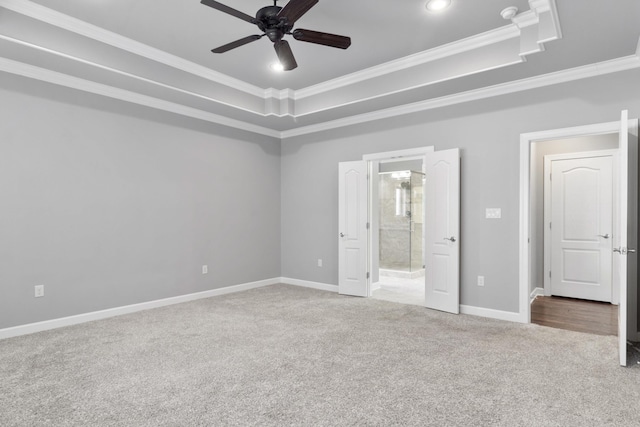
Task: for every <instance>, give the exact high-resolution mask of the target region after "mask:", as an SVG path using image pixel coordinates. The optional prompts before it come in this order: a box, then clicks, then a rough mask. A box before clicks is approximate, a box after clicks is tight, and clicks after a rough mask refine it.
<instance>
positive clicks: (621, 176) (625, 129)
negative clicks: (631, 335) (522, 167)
mask: <svg viewBox="0 0 640 427" xmlns="http://www.w3.org/2000/svg"><path fill="white" fill-rule="evenodd" d="M637 126H638V125H637V121H635V123H634V126H633V132H634V133H635V134H631V136H632V138H630V137H629V136H630V131H631V129H630V126H629V119H628V112H627V111H626V110H625V111H623V112H622V115H621V120H620V141H619V150H620V159H619V162H620V164H619V168H618V172H619V173H618V177H617V178H618V191H619V196H620V210H619V212H618V227H617V231H616V235H617V236H616V239H615V244H614V246H615V248H614V249H613V251H614V253H615V256H614V262H615V263H616V266H615V267H616V268H615V272H616V274H615V276H614V286H619V288H620V305H619V307H618V347H619V348H618V351H619V356H620V365H622V366H626V364H627V333H628V332H629V331H631V332H635V331H636V330H637V324H635V325H633V324H632V325H631V327H630V328H629V324H628V323H627V322H628V321H629V319H628V306H627V303H628V302H629V303H631V304H632V307H633V310H634V312H635V310H636V309H637V298H636V292H637V285H638V283H637V253H636V248H637V246H636V245H637V232H638V224H637V223H638V206H637V203H638V198H637V194H638V186H637V180H638V146H637V144H638V141H637V136H638V135H637V132H638V128H637ZM628 291H631V292H629V293H628ZM629 295H632V298H633V301H629V299H628V296H629ZM632 317H635V316H632ZM632 320H633V322H634V323H635V322H637V320H636V319H632Z"/></svg>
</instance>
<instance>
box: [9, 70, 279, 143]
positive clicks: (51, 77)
mask: <svg viewBox="0 0 640 427" xmlns="http://www.w3.org/2000/svg"><path fill="white" fill-rule="evenodd" d="M0 71H5V72H7V73H11V74H17V75H19V76H23V77H29V78H32V79H36V80H41V81H44V82H48V83H53V84H56V85H60V86H65V87H69V88H72V89H77V90H81V91H84V92H89V93H93V94H97V95H102V96H106V97H108V98H113V99H119V100H121V101H127V102H131V103H134V104H138V105H143V106H146V107H151V108H155V109H158V110H163V111H168V112H171V113H175V114H179V115H182V116H187V117H193V118H196V119H200V120H205V121H207V122H212V123H217V124H220V125H224V126H229V127H232V128H236V129H241V130H244V131H247V132H253V133H258V134H262V135H265V136H270V137H273V138H280V136H281V134H280V132H278V131H276V130H273V129H270V128H265V127H262V126H258V125H254V124H251V123H247V122H244V121H241V120H236V119H231V118H229V117H225V116H221V115H219V114H214V113H209V112H207V111H203V110H200V109H197V108H193V107H187V106H185V105H182V104H176V103H174V102H170V101H165V100H162V99H158V98H154V97H151V96H147V95H142V94H139V93H136V92H131V91H128V90H125V89H119V88H115V87H113V86H108V85H104V84H101V83H96V82H92V81H89V80H84V79H81V78H78V77H73V76H69V75H67V74H62V73H58V72H55V71H51V70H47V69H45V68H40V67H35V66H33V65H28V64H24V63H22V62H17V61H13V60H10V59H6V58H0Z"/></svg>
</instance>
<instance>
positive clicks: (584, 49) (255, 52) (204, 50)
mask: <svg viewBox="0 0 640 427" xmlns="http://www.w3.org/2000/svg"><path fill="white" fill-rule="evenodd" d="M285 1H286V0H282V1H279V4H280V5H281V6H283V5H284V4H285ZM220 2H221V3H224V4H226V5H229V6H231V7H233V8H235V9H238V10H240V11H242V12H244V13H246V14H248V15H254V14H255V12H256V11H257V10H258V9H260V8H261V7H263V6H266V5H269V4H272V3H271V2H270V1H268V0H236V1H231V0H220ZM425 2H426V0H396V1H393V2H390V1H388V0H387V1H382V0H367V1H366V2H362V1H360V2H355V1H350V2H347V1H340V0H320V1H319V3H318V4H316V5H315V6H314V7H313V8H312V9H311V10H310V11H309V12H307V13H306V14H305V15H304V16H303V17H302V18H300V19H299V20H298V21H297V23H296V26H295V28H306V29H311V30H317V31H323V32H329V33H334V34H340V35H345V36H349V37H351V40H352V44H351V46H350V47H349V49H347V50H342V49H334V48H330V47H325V46H320V45H315V44H311V43H304V42H301V41H297V40H293V38H291V37H290V36H288V40H289V42H290V44H291V47H292V50H293V52H294V54H295V56H296V59H297V62H298V68H296V69H295V70H292V71H288V72H280V73H277V72H274V71H272V70H271V69H270V67H269V65H270V64H272V63H273V62H275V60H276V55H275V52H274V50H273V47H272V45H271V42H270V41H269V40H268V39H267V38H266V37H265V38H263V39H261V40H259V41H256V42H254V43H250V44H248V45H245V46H242V47H239V48H237V49H234V50H232V51H229V52H227V53H224V54H213V53H211V49H212V48H215V47H218V46H220V45H223V44H226V43H228V42H231V41H234V40H236V39H239V38H242V37H245V36H248V35H251V34H260V31H259V30H258V29H257V28H256V27H255V26H253V25H252V24H250V23H248V22H245V21H243V20H240V19H237V18H235V17H233V16H231V15H228V14H225V13H222V12H220V11H218V10H215V9H212V8H210V7H207V6H204V5H202V4H200V1H199V0H136V1H131V0H31V1H29V0H0V71H4V72H6V73H13V74H19V75H23V76H26V77H29V78H34V79H38V80H42V81H47V82H50V83H54V84H58V85H63V86H67V87H71V88H74V89H78V90H83V91H87V92H92V93H96V94H100V95H104V96H109V97H112V98H117V99H122V100H124V101H127V102H133V103H137V104H140V105H145V106H149V107H152V108H157V109H161V110H165V111H171V112H173V113H176V114H182V115H186V116H190V117H195V118H198V119H201V120H207V121H210V122H215V123H219V124H222V125H225V126H231V127H234V128H239V129H244V130H247V131H250V132H256V133H260V134H264V135H269V136H273V137H277V138H287V137H290V136H295V135H300V134H305V133H311V132H316V131H320V130H323V129H329V128H335V127H339V126H346V125H350V124H354V123H361V122H366V121H370V120H376V119H379V118H383V117H392V116H394V115H400V114H406V113H409V112H413V111H420V110H426V109H429V108H438V107H441V106H443V105H454V104H456V103H460V102H466V101H468V100H473V99H481V98H486V97H489V96H496V95H501V94H504V93H513V92H517V91H520V90H527V89H531V88H535V87H541V86H545V85H551V84H556V83H559V82H563V81H568V80H574V79H579V78H586V77H591V76H595V75H599V74H604V73H611V72H617V71H622V70H625V69H630V68H637V67H640V54H639V51H638V41H639V38H640V2H638V1H637V0H616V1H603V0H599V1H596V0H580V1H577V0H482V1H478V0H452V4H451V7H450V8H449V9H447V10H445V11H444V12H441V13H431V12H428V11H426V9H425ZM603 5H606V7H605V6H603ZM509 6H515V7H517V8H518V14H517V15H516V16H515V17H514V18H513V19H503V17H502V16H501V14H500V12H501V11H502V10H503V9H505V8H506V7H509Z"/></svg>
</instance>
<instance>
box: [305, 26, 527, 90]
mask: <svg viewBox="0 0 640 427" xmlns="http://www.w3.org/2000/svg"><path fill="white" fill-rule="evenodd" d="M519 35H520V31H519V30H518V28H517V27H516V26H515V25H508V26H504V27H501V28H497V29H495V30H490V31H487V32H485V33H482V34H478V35H475V36H472V37H468V38H466V39H462V40H458V41H455V42H452V43H448V44H445V45H442V46H438V47H436V48H433V49H429V50H425V51H423V52H418V53H414V54H412V55H408V56H405V57H403V58H399V59H395V60H392V61H389V62H385V63H383V64H380V65H375V66H373V67H369V68H366V69H364V70H361V71H356V72H354V73H351V74H347V75H344V76H341V77H337V78H335V79H332V80H327V81H325V82H322V83H318V84H316V85H313V86H308V87H305V88H302V89H298V90H297V91H295V99H296V100H298V99H303V98H308V97H310V96H315V95H319V94H322V93H325V92H329V91H332V90H336V89H340V88H343V87H345V86H350V85H353V84H356V83H360V82H363V81H366V80H371V79H374V78H377V77H382V76H384V75H387V74H391V73H395V72H398V71H402V70H406V69H408V68H412V67H416V66H418V65H421V64H425V63H427V62H432V61H437V60H439V59H443V58H447V57H449V56H453V55H457V54H459V53H464V52H468V51H470V50H474V49H479V48H481V47H484V46H489V45H492V44H495V43H499V42H502V41H505V40H509V39H512V38H516V37H519Z"/></svg>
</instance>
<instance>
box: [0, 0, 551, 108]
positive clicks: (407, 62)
mask: <svg viewBox="0 0 640 427" xmlns="http://www.w3.org/2000/svg"><path fill="white" fill-rule="evenodd" d="M529 3H530V5H531V7H532V8H535V11H534V10H529V11H527V12H524V13H522V14H520V15H521V16H523V17H525V16H527V17H530V18H529V19H530V20H531V22H532V24H531V25H533V24H535V23H538V22H539V20H538V19H537V15H539V13H540V12H541V11H546V10H552V9H555V0H529ZM0 7H3V8H6V9H8V10H11V11H13V12H16V13H19V14H22V15H24V16H27V17H30V18H32V19H35V20H38V21H41V22H44V23H47V24H50V25H53V26H55V27H58V28H61V29H64V30H66V31H70V32H73V33H75V34H78V35H80V36H83V37H87V38H89V39H92V40H95V41H98V42H101V43H104V44H107V45H110V46H113V47H116V48H118V49H120V50H123V51H126V52H129V53H132V54H134V55H138V56H140V57H143V58H146V59H149V60H152V61H155V62H158V63H161V64H163V65H166V66H168V67H172V68H175V69H178V70H181V71H184V72H187V73H190V74H192V75H194V76H197V77H200V78H204V79H206V80H209V81H212V82H215V83H217V84H222V85H224V86H228V87H229V88H232V89H235V90H238V91H242V92H245V93H247V94H250V95H252V96H256V97H259V98H263V100H264V103H265V111H263V112H257V111H252V110H248V111H250V112H252V113H256V114H261V115H263V116H276V117H287V116H294V117H295V114H294V111H295V108H292V106H291V105H292V103H291V100H292V101H294V102H293V104H295V101H297V100H300V99H305V98H309V97H312V96H316V95H321V94H323V93H327V92H330V91H333V90H336V89H340V88H345V87H347V86H350V85H354V84H358V83H361V82H365V81H373V80H374V79H376V78H380V77H383V76H386V75H388V74H390V73H396V72H399V71H403V70H411V69H412V68H415V67H418V66H420V65H423V64H426V63H429V62H434V61H438V60H442V59H444V58H448V57H451V56H453V55H458V54H461V53H465V52H470V51H473V50H475V49H480V48H482V47H485V46H489V45H492V44H496V43H500V42H503V41H505V40H510V39H514V38H518V37H521V31H520V30H521V28H519V26H518V25H517V24H515V23H512V24H510V25H507V26H504V27H501V28H497V29H495V30H490V31H487V32H485V33H482V34H478V35H476V36H472V37H469V38H466V39H463V40H459V41H456V42H452V43H449V44H447V45H443V46H439V47H437V48H434V49H430V50H427V51H424V52H419V53H416V54H413V55H410V56H407V57H404V58H400V59H397V60H393V61H389V62H387V63H384V64H381V65H377V66H374V67H370V68H367V69H364V70H361V71H357V72H355V73H351V74H349V75H346V76H343V77H339V78H336V79H332V80H329V81H326V82H323V83H319V84H317V85H313V86H309V87H306V88H302V89H298V90H292V89H283V90H278V89H274V88H268V89H262V88H259V87H257V86H254V85H251V84H249V83H246V82H244V81H241V80H239V79H235V78H233V77H230V76H228V75H226V74H222V73H219V72H216V71H213V70H211V69H208V68H206V67H203V66H201V65H198V64H196V63H193V62H191V61H187V60H185V59H182V58H180V57H177V56H175V55H172V54H169V53H167V52H164V51H161V50H159V49H156V48H153V47H151V46H148V45H145V44H143V43H140V42H137V41H135V40H132V39H129V38H127V37H124V36H121V35H119V34H116V33H113V32H111V31H108V30H106V29H103V28H100V27H98V26H95V25H92V24H89V23H87V22H84V21H82V20H79V19H77V18H73V17H71V16H68V15H65V14H63V13H60V12H57V11H55V10H53V9H50V8H47V7H45V6H42V5H40V4H37V3H34V2H32V1H29V0H0ZM523 19H524V18H523ZM551 24H552V26H554V27H555V28H556V29H557V33H558V34H559V22H558V20H557V15H556V16H555V19H553V22H552V23H551ZM536 42H538V43H541V42H540V41H539V40H536ZM540 50H541V49H537V50H535V49H534V50H531V51H528V52H526V53H521V55H522V56H523V57H524V55H526V54H530V53H535V52H537V51H540ZM147 80H150V79H147ZM167 86H169V85H167ZM374 86H375V84H374ZM170 88H172V89H176V90H179V91H180V90H181V89H179V88H177V87H176V86H170ZM394 93H396V91H390V92H388V94H391V95H392V94H394ZM381 96H384V94H383V95H381ZM378 97H379V96H375V98H378ZM206 98H207V100H209V101H214V102H215V101H216V100H214V99H213V98H211V97H206ZM270 98H275V99H276V100H279V101H281V102H280V105H279V108H273V106H272V104H273V102H271V101H269V99H270ZM364 99H365V100H366V99H368V98H367V97H364ZM221 103H222V104H224V105H229V106H230V107H235V108H238V107H237V106H236V105H235V104H234V105H231V104H229V103H225V102H221ZM340 106H341V105H336V107H340Z"/></svg>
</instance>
